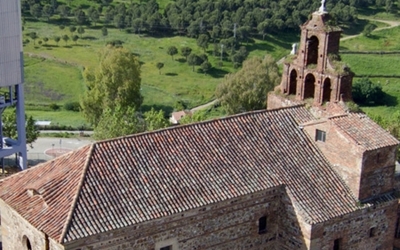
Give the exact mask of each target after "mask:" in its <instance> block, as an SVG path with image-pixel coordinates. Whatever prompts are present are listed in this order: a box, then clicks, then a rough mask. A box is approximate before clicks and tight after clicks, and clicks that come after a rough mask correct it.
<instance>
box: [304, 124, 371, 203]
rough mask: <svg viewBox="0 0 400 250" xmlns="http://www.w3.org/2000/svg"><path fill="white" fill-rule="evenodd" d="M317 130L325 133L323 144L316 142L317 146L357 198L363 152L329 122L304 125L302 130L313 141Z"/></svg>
mask: <svg viewBox="0 0 400 250" xmlns="http://www.w3.org/2000/svg"><path fill="white" fill-rule="evenodd" d="M317 129H319V130H322V131H325V132H326V140H325V142H322V141H316V144H317V146H318V147H319V149H320V150H321V151H322V153H323V154H324V155H325V157H326V158H327V159H328V161H329V162H330V163H331V164H332V166H333V168H334V169H335V170H336V172H337V173H338V174H339V175H340V176H341V177H342V179H343V180H344V181H345V183H346V184H347V186H348V187H349V188H350V190H351V191H352V192H353V194H354V195H355V196H356V197H358V195H359V192H360V177H361V164H362V153H363V152H362V151H360V149H359V147H358V146H357V145H355V143H354V142H353V141H349V139H348V138H347V137H345V136H343V135H342V134H341V133H340V132H339V131H337V129H336V128H335V127H334V126H332V124H331V123H330V122H329V121H326V122H319V123H314V124H309V125H304V130H305V131H306V132H307V133H308V135H309V136H310V138H311V139H312V140H315V133H316V130H317Z"/></svg>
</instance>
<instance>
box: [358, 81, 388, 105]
mask: <svg viewBox="0 0 400 250" xmlns="http://www.w3.org/2000/svg"><path fill="white" fill-rule="evenodd" d="M352 95H353V99H354V101H355V102H356V103H359V104H365V105H368V104H380V102H381V101H383V96H384V93H383V91H382V87H381V86H380V85H379V84H375V83H373V82H372V81H371V80H370V79H369V78H367V77H364V78H361V79H357V80H356V81H355V82H354V84H353V89H352Z"/></svg>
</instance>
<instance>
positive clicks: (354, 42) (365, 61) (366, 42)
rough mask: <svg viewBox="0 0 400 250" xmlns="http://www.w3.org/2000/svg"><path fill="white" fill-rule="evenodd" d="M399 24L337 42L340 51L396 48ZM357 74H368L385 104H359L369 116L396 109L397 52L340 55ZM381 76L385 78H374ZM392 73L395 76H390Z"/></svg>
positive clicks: (399, 99)
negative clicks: (382, 95) (380, 87)
mask: <svg viewBox="0 0 400 250" xmlns="http://www.w3.org/2000/svg"><path fill="white" fill-rule="evenodd" d="M399 40H400V27H394V28H391V29H385V30H380V31H374V32H372V34H371V36H370V37H365V36H362V35H361V36H358V37H356V38H352V39H349V40H345V41H343V42H341V43H340V49H341V50H343V51H344V50H350V51H400V44H399V43H398V41H399ZM341 58H342V61H344V62H346V63H347V64H348V65H349V66H350V68H351V70H352V71H353V72H354V73H355V75H356V77H355V78H354V80H353V81H356V80H357V79H358V78H357V76H361V75H363V76H371V77H370V80H371V81H372V82H374V83H378V84H380V85H381V86H382V89H383V91H384V92H385V94H386V96H385V100H384V103H385V105H381V106H361V109H362V110H363V111H364V112H366V113H367V114H368V115H370V116H378V115H380V116H384V117H388V116H390V115H391V114H393V113H394V112H395V111H397V110H399V108H400V78H399V76H400V70H399V69H400V54H382V55H380V54H341ZM374 75H384V76H388V77H374ZM393 75H395V76H397V78H396V77H392V76H393Z"/></svg>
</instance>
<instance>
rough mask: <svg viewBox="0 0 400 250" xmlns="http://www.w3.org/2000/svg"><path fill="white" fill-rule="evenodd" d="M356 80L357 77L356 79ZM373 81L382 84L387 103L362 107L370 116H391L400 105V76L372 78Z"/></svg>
mask: <svg viewBox="0 0 400 250" xmlns="http://www.w3.org/2000/svg"><path fill="white" fill-rule="evenodd" d="M355 80H356V79H355ZM371 81H372V82H374V83H378V84H380V85H381V86H382V89H383V91H384V92H385V94H386V97H385V100H384V101H385V103H386V105H382V106H361V109H362V110H363V111H364V112H366V113H367V114H368V115H369V116H371V117H374V116H382V117H390V116H391V115H393V113H395V112H396V111H398V110H399V106H400V78H391V79H389V78H371Z"/></svg>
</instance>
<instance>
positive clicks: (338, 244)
mask: <svg viewBox="0 0 400 250" xmlns="http://www.w3.org/2000/svg"><path fill="white" fill-rule="evenodd" d="M341 245H342V239H341V238H339V239H336V240H335V241H334V242H333V250H340V249H342V248H341Z"/></svg>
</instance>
